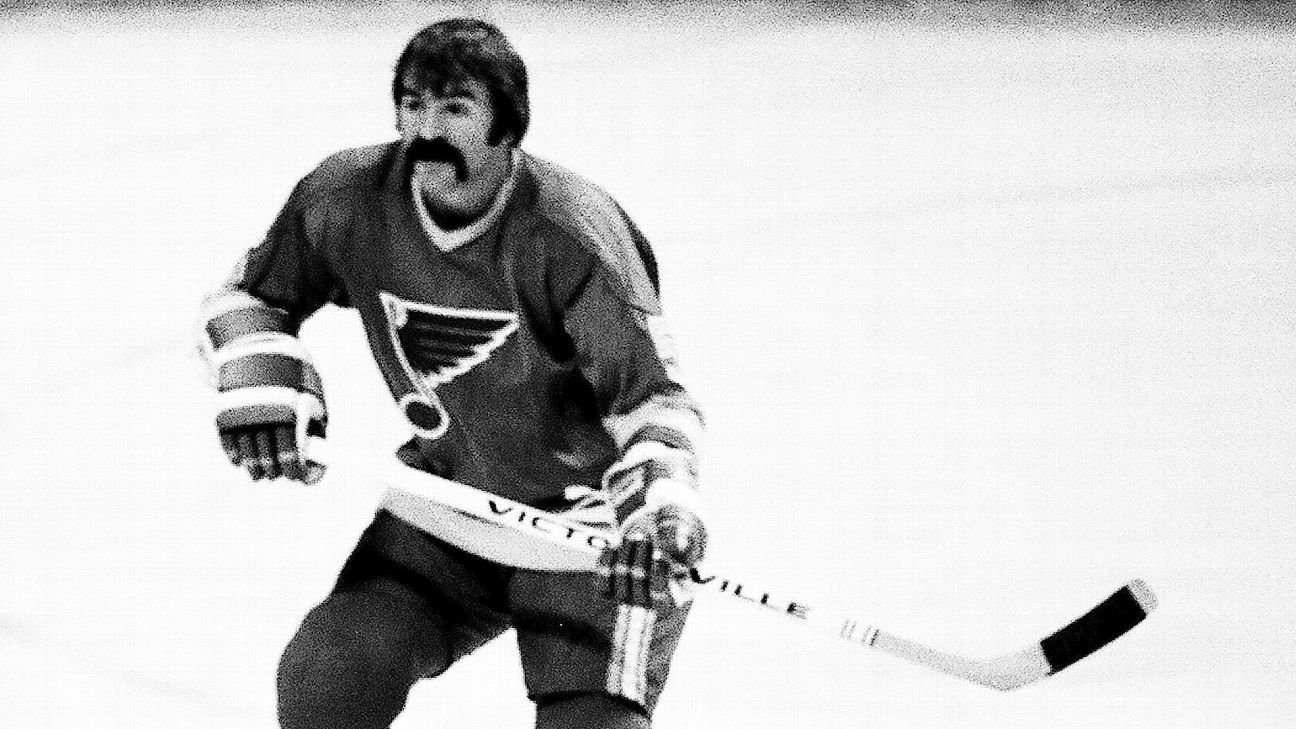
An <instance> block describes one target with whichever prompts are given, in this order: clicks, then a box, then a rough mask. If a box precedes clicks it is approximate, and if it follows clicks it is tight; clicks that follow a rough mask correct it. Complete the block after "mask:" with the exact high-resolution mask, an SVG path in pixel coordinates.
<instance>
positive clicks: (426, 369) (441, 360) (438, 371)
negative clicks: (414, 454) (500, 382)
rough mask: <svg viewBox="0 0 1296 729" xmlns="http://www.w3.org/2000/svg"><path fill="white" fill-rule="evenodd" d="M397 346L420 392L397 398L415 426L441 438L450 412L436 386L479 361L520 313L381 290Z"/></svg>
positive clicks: (426, 435) (513, 326)
mask: <svg viewBox="0 0 1296 729" xmlns="http://www.w3.org/2000/svg"><path fill="white" fill-rule="evenodd" d="M378 298H379V300H380V301H381V302H382V306H383V311H384V312H385V313H386V314H387V324H388V327H387V329H388V331H389V332H390V333H391V338H392V347H393V348H394V349H395V350H396V357H397V358H398V359H399V360H400V363H401V366H402V367H403V368H404V369H405V374H407V375H409V378H410V381H411V382H413V383H414V387H415V388H416V390H417V391H416V392H411V393H409V394H408V395H405V396H404V397H402V398H401V399H400V401H399V402H398V403H397V404H398V405H399V407H400V409H401V411H402V412H404V413H405V419H406V420H408V421H409V423H410V425H411V426H412V427H413V428H414V432H415V433H416V434H418V435H419V436H421V437H423V438H429V439H436V438H440V437H441V436H442V435H444V434H445V432H446V428H448V427H450V417H449V415H447V414H446V410H445V407H444V406H442V404H441V401H440V400H439V399H438V398H437V395H436V388H437V387H438V386H440V385H444V384H445V383H447V382H449V381H451V380H453V379H454V378H456V377H458V376H459V375H461V374H463V373H465V372H467V371H468V370H470V369H472V368H473V367H475V366H476V365H478V364H480V363H481V362H482V361H484V360H485V359H486V358H487V357H489V356H490V354H491V352H493V351H495V349H496V348H497V347H499V346H500V345H501V344H503V343H504V341H505V340H506V339H508V337H509V335H510V334H512V333H513V330H515V329H517V325H518V318H517V314H515V313H513V312H511V311H492V310H488V309H456V308H451V307H445V306H434V305H432V304H423V303H420V302H417V301H406V300H404V299H402V298H400V297H398V296H395V295H393V294H389V293H387V292H386V291H380V292H379V293H378Z"/></svg>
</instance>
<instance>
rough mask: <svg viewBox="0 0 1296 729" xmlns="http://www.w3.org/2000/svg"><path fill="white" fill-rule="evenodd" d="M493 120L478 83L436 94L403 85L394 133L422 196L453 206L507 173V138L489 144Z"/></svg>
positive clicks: (466, 82) (446, 88) (487, 99)
mask: <svg viewBox="0 0 1296 729" xmlns="http://www.w3.org/2000/svg"><path fill="white" fill-rule="evenodd" d="M438 92H439V93H438ZM494 121H495V114H494V110H493V107H492V106H491V102H490V92H489V91H488V90H487V89H486V86H485V84H483V83H481V82H480V81H477V80H475V79H468V80H464V81H458V82H453V83H448V84H446V85H445V86H444V88H441V89H436V90H433V89H424V88H417V87H416V86H414V85H413V84H412V83H411V82H409V81H408V80H405V81H403V82H402V85H401V92H400V95H399V98H398V99H397V105H396V129H397V131H399V132H400V135H401V139H402V140H404V142H405V143H406V144H407V145H409V149H410V158H411V161H412V162H413V166H412V172H413V175H414V179H415V182H416V183H417V184H418V186H419V188H420V189H421V190H422V191H423V193H424V194H425V195H427V196H429V197H431V198H432V199H434V200H438V199H440V200H446V201H447V202H451V201H454V200H456V199H457V198H458V197H460V196H461V195H463V194H466V193H467V192H468V188H470V187H471V188H476V187H478V186H480V185H481V184H482V183H486V182H489V181H490V180H492V179H494V178H496V177H499V173H500V170H501V169H504V170H507V160H508V158H509V155H510V144H509V142H510V141H511V137H510V136H505V137H504V139H502V140H501V141H500V143H499V144H498V145H491V144H490V141H489V140H490V133H491V129H492V125H493V124H494Z"/></svg>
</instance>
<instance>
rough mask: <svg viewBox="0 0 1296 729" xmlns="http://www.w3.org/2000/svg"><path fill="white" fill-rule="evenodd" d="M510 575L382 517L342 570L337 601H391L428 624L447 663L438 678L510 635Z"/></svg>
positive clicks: (437, 669)
mask: <svg viewBox="0 0 1296 729" xmlns="http://www.w3.org/2000/svg"><path fill="white" fill-rule="evenodd" d="M508 574H509V571H507V570H505V569H503V568H501V567H500V566H499V565H496V564H494V563H491V562H488V561H486V560H483V559H481V558H479V557H476V556H475V555H472V554H468V553H467V552H464V551H462V550H460V549H457V548H455V547H453V546H451V545H448V544H445V543H444V542H441V541H440V540H437V539H435V538H433V537H432V536H430V535H429V534H427V533H426V532H423V531H421V530H419V529H417V528H416V527H414V526H411V525H410V524H407V523H406V522H404V521H402V520H401V519H399V518H397V517H395V516H393V515H391V514H390V513H388V512H386V511H379V512H378V513H377V514H376V515H375V516H374V520H373V522H372V523H371V524H370V525H369V527H368V528H366V529H365V531H364V534H362V535H361V537H360V539H359V541H358V542H357V544H356V547H355V549H354V550H353V551H352V553H351V555H350V557H348V558H347V561H346V563H345V564H344V565H343V567H342V570H341V572H340V574H339V575H338V580H337V584H336V585H335V587H334V594H344V593H349V592H365V593H372V594H381V595H386V596H388V597H390V598H392V599H394V600H397V601H399V602H400V603H401V604H403V605H407V606H410V607H411V608H412V609H414V610H415V611H417V612H418V613H419V614H422V615H424V616H426V617H427V620H428V621H429V622H428V623H427V625H429V626H433V627H434V628H435V633H436V635H437V636H438V639H439V640H440V641H441V642H442V644H443V645H442V652H443V653H444V655H445V660H444V661H443V663H442V664H441V665H429V667H428V672H427V673H426V674H425V675H426V676H435V675H437V674H439V673H441V672H442V671H444V670H445V669H446V668H448V667H449V666H450V665H451V664H453V663H454V662H455V661H457V660H458V659H460V658H462V657H463V656H465V655H467V654H469V653H471V652H472V651H474V650H476V649H477V648H479V647H481V646H482V645H484V644H485V643H487V642H489V641H490V640H492V639H494V638H495V637H496V636H498V635H499V634H500V633H502V632H504V630H506V629H507V628H508V626H509V616H508V614H507V612H506V606H507V601H506V594H505V588H506V584H507V576H508Z"/></svg>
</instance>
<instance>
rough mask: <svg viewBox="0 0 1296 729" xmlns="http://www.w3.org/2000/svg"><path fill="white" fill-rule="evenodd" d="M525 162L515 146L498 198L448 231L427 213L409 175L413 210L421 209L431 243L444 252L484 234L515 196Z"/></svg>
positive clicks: (424, 225) (496, 196)
mask: <svg viewBox="0 0 1296 729" xmlns="http://www.w3.org/2000/svg"><path fill="white" fill-rule="evenodd" d="M521 165H522V150H520V149H514V150H513V158H512V163H511V165H510V169H509V175H508V177H506V178H504V183H503V184H501V185H500V189H499V191H498V192H496V193H495V200H494V201H492V202H491V205H490V207H489V208H487V209H486V212H485V213H482V216H481V217H480V218H477V220H475V221H473V222H472V223H471V224H469V225H466V226H464V227H462V228H459V229H457V230H445V229H443V228H442V227H441V226H439V225H437V224H436V221H435V220H433V219H432V215H431V213H429V212H428V209H427V203H426V202H425V201H424V200H423V196H422V195H420V194H419V193H418V190H417V189H415V187H414V179H413V177H411V178H410V186H409V191H410V195H411V196H413V198H414V209H415V210H417V211H418V216H419V222H421V223H422V224H423V232H424V233H427V237H428V240H431V241H432V245H434V246H436V247H437V248H438V249H439V250H442V251H452V250H454V249H456V248H459V247H460V246H464V245H467V244H469V243H471V242H473V241H475V240H477V239H478V238H480V237H481V235H482V233H485V232H486V230H487V229H488V228H490V227H491V226H492V225H494V224H495V222H496V221H497V220H499V217H500V214H501V213H503V212H504V206H505V205H508V201H509V199H510V198H512V197H513V188H514V187H516V186H517V177H518V168H519V167H521Z"/></svg>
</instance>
